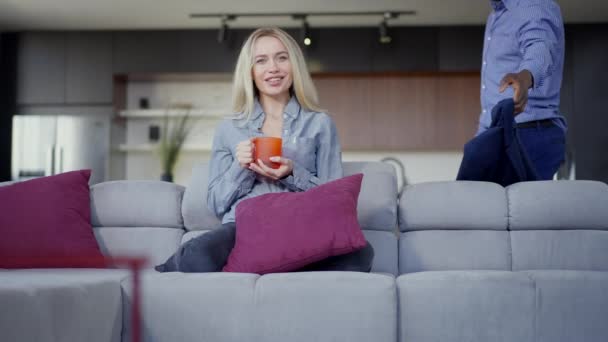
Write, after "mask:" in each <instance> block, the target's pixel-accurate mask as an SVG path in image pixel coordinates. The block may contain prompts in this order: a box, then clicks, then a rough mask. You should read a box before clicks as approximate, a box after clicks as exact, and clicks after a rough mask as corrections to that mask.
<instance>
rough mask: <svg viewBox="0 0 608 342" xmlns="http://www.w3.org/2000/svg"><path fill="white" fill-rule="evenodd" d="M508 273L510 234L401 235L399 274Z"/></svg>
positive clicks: (444, 232)
mask: <svg viewBox="0 0 608 342" xmlns="http://www.w3.org/2000/svg"><path fill="white" fill-rule="evenodd" d="M448 270H505V271H509V270H511V250H510V241H509V232H506V231H494V230H459V231H455V230H430V231H412V232H405V233H402V234H401V236H400V239H399V273H411V272H422V271H448Z"/></svg>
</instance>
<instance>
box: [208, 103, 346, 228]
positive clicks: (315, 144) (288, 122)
mask: <svg viewBox="0 0 608 342" xmlns="http://www.w3.org/2000/svg"><path fill="white" fill-rule="evenodd" d="M265 116H266V114H265V113H264V110H263V108H262V106H261V105H260V103H259V102H258V101H257V100H256V103H255V109H254V111H253V113H252V114H251V117H250V118H249V120H245V119H224V120H223V121H222V122H221V123H220V124H219V126H218V127H217V128H216V129H215V136H214V138H213V147H212V151H211V161H210V164H209V186H208V192H207V206H208V207H209V209H210V210H211V211H212V212H214V213H215V214H216V215H217V216H220V217H221V216H223V218H222V223H227V222H234V221H235V210H236V206H237V204H238V203H239V202H240V201H242V200H244V199H246V198H251V197H255V196H259V195H263V194H267V193H271V192H287V191H294V192H296V191H306V190H308V189H311V188H314V187H315V186H317V185H320V184H323V183H326V182H328V181H331V180H334V179H338V178H341V177H342V152H341V149H340V142H339V141H338V132H337V130H336V125H335V124H334V122H333V120H332V119H331V117H329V116H328V115H327V114H325V113H317V112H311V111H308V110H305V109H304V108H302V107H301V106H300V104H299V103H298V100H296V98H295V96H292V97H291V99H290V100H289V103H288V104H287V106H285V110H284V113H283V131H282V138H283V156H284V157H286V158H289V159H291V160H292V161H293V163H294V168H293V172H292V175H290V176H288V177H285V178H284V179H281V180H279V181H273V180H271V179H269V178H267V177H264V176H262V175H258V174H257V173H255V172H253V171H251V170H249V169H244V168H242V167H241V166H240V165H239V162H238V161H237V160H236V158H235V153H236V151H235V150H236V145H237V144H238V143H239V142H241V141H244V140H247V139H249V138H252V137H259V136H262V135H263V133H262V124H263V123H264V118H265Z"/></svg>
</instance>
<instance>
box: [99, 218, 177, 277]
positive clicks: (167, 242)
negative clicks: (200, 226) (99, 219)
mask: <svg viewBox="0 0 608 342" xmlns="http://www.w3.org/2000/svg"><path fill="white" fill-rule="evenodd" d="M93 231H94V233H95V237H96V238H97V243H98V244H99V248H100V249H101V251H102V253H103V254H105V255H112V256H143V257H146V258H147V261H148V263H147V265H146V267H147V268H152V267H154V266H155V265H158V264H160V263H163V262H165V260H167V258H169V257H170V256H171V255H173V253H174V252H175V250H177V247H179V244H180V242H181V240H182V235H183V233H184V230H183V229H175V228H156V227H155V228H146V227H97V228H93Z"/></svg>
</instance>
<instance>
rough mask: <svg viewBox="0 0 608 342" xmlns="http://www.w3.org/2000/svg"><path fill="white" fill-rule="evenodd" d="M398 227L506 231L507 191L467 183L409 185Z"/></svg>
mask: <svg viewBox="0 0 608 342" xmlns="http://www.w3.org/2000/svg"><path fill="white" fill-rule="evenodd" d="M399 227H400V229H401V231H410V230H430V229H439V230H445V229H471V230H479V229H483V230H487V229H493V230H506V229H507V197H506V194H505V190H504V188H503V187H501V186H500V185H498V184H494V183H486V182H468V181H459V182H433V183H421V184H414V185H408V186H407V187H405V189H404V191H403V193H402V194H401V198H400V199H399Z"/></svg>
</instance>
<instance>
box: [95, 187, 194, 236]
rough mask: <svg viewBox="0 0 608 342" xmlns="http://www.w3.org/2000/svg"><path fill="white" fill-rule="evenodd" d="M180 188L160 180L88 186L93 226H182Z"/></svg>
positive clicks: (182, 189)
mask: <svg viewBox="0 0 608 342" xmlns="http://www.w3.org/2000/svg"><path fill="white" fill-rule="evenodd" d="M183 193H184V187H182V186H179V185H176V184H173V183H167V182H160V181H158V182H157V181H113V182H105V183H99V184H96V185H93V186H92V187H91V224H92V225H93V226H94V227H102V226H103V227H167V228H171V227H173V228H182V227H183V222H182V214H181V207H182V195H183Z"/></svg>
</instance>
